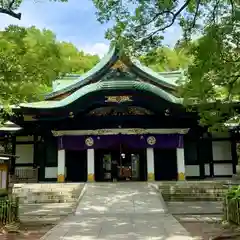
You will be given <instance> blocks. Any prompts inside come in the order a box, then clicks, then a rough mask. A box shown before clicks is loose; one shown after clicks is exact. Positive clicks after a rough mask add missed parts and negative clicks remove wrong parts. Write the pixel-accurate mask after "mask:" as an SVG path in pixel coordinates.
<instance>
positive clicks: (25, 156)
mask: <svg viewBox="0 0 240 240" xmlns="http://www.w3.org/2000/svg"><path fill="white" fill-rule="evenodd" d="M16 155H17V156H19V158H17V159H16V164H19V163H33V144H17V145H16Z"/></svg>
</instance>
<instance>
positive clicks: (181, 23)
mask: <svg viewBox="0 0 240 240" xmlns="http://www.w3.org/2000/svg"><path fill="white" fill-rule="evenodd" d="M93 2H94V4H95V6H96V8H97V16H98V20H99V21H100V22H101V23H104V22H108V21H113V26H112V27H111V28H109V29H108V30H107V32H106V37H107V38H108V39H110V40H112V41H113V42H115V43H117V44H120V45H123V46H124V47H125V48H128V53H129V54H131V55H134V54H137V55H142V54H144V53H148V52H152V51H154V49H156V48H159V47H161V46H162V44H163V41H162V40H163V39H164V37H163V36H164V32H165V30H166V29H168V28H170V27H172V26H174V27H181V28H182V30H183V41H179V42H178V44H177V46H176V48H175V49H179V48H180V49H181V48H183V47H184V48H185V49H186V48H187V51H189V52H190V55H191V57H192V60H191V64H190V65H189V66H188V68H187V72H186V78H185V81H184V82H182V83H180V85H181V87H180V93H181V94H182V96H183V97H184V100H185V103H186V105H188V104H193V102H194V104H196V105H195V106H196V108H198V109H199V110H200V116H201V123H202V124H205V125H208V126H211V127H213V128H216V129H219V128H222V127H223V123H224V122H225V121H226V120H227V119H230V118H232V117H234V116H236V115H237V112H236V110H235V106H234V105H235V101H239V98H240V97H239V96H240V94H239V93H240V88H239V81H240V78H239V63H240V58H239V57H240V54H239V49H240V45H239V41H240V31H239V29H240V2H239V0H230V1H229V0H221V1H218V0H196V1H195V0H194V1H193V0H184V1H173V0H167V1H158V0H156V1H147V0H136V1H132V0H126V1H120V0H114V1H108V0H93ZM196 36H198V38H199V37H201V38H200V39H199V40H197V41H196V40H195V41H194V42H193V43H192V42H191V39H192V38H193V37H194V38H195V39H196ZM160 59H161V58H160ZM213 102H215V104H213Z"/></svg>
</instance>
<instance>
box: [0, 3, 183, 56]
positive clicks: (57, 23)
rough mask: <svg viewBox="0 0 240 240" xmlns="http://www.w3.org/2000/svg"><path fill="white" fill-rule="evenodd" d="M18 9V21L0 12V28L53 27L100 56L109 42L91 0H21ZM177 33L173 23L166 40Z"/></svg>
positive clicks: (62, 37)
mask: <svg viewBox="0 0 240 240" xmlns="http://www.w3.org/2000/svg"><path fill="white" fill-rule="evenodd" d="M79 2H81V3H79ZM19 11H20V12H21V13H22V19H21V20H20V21H19V20H17V19H14V18H12V17H10V16H7V15H3V14H1V15H0V30H1V29H4V28H5V27H7V26H8V25H9V24H16V25H20V26H25V27H30V26H33V25H34V26H36V27H37V28H40V29H43V28H47V29H50V30H52V31H53V32H54V33H55V34H56V36H57V39H58V40H61V41H68V42H72V43H73V44H74V45H76V46H77V47H78V48H79V49H82V50H84V51H85V52H88V53H93V54H98V55H100V56H103V54H105V53H106V52H107V50H108V47H109V42H108V41H107V40H106V39H105V38H104V33H105V30H106V29H107V27H108V26H107V25H102V24H100V23H99V22H97V19H96V16H95V7H94V6H93V4H92V1H91V0H69V1H68V3H54V2H49V1H48V0H36V1H34V0H23V4H22V5H21V7H20V9H19ZM180 35H181V32H180V29H179V28H178V27H172V28H171V29H169V30H168V31H167V32H166V34H165V43H166V44H167V45H170V46H172V45H174V43H175V42H176V40H177V39H178V38H179V37H180Z"/></svg>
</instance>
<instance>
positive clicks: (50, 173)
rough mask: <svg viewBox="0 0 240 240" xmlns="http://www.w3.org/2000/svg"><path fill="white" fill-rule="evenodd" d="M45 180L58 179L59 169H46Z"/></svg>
mask: <svg viewBox="0 0 240 240" xmlns="http://www.w3.org/2000/svg"><path fill="white" fill-rule="evenodd" d="M45 178H57V167H45Z"/></svg>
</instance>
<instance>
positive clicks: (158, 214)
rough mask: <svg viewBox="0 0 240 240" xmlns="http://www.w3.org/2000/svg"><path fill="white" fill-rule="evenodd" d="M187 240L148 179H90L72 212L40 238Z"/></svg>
mask: <svg viewBox="0 0 240 240" xmlns="http://www.w3.org/2000/svg"><path fill="white" fill-rule="evenodd" d="M57 239H62V240H94V239H102V240H109V239H112V240H118V239H122V240H137V239H138V240H164V239H166V240H189V239H192V238H191V237H189V233H188V232H187V231H186V230H185V229H184V228H183V227H182V226H181V225H180V223H179V222H178V221H177V220H176V219H175V218H174V217H173V216H172V215H171V214H168V213H167V212H166V209H165V204H164V202H162V200H161V198H160V197H159V195H158V193H156V192H155V191H154V190H153V189H152V188H151V187H150V185H149V184H148V183H116V184H115V183H94V184H88V186H87V192H86V193H85V195H84V197H83V199H82V201H81V202H80V204H79V206H78V208H77V210H76V214H75V215H74V216H70V217H68V218H67V219H66V220H64V221H63V222H61V223H60V224H59V225H57V226H56V227H55V228H53V229H52V230H51V231H50V232H48V233H47V234H46V235H45V236H44V237H43V238H42V240H57Z"/></svg>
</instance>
